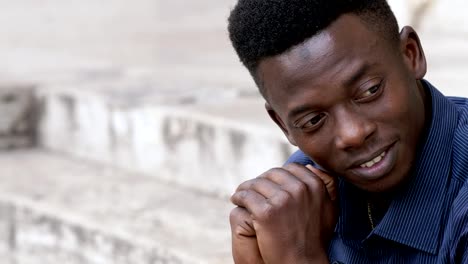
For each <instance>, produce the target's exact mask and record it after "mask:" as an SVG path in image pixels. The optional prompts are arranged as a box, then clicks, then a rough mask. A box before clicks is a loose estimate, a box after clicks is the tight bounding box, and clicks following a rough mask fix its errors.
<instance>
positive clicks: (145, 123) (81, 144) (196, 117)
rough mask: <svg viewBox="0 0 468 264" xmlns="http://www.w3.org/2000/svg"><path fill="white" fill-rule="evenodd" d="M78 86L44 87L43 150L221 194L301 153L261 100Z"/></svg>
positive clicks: (41, 129)
mask: <svg viewBox="0 0 468 264" xmlns="http://www.w3.org/2000/svg"><path fill="white" fill-rule="evenodd" d="M78 87H80V86H78ZM78 87H73V86H71V87H70V89H61V88H53V87H43V88H42V89H40V90H39V96H38V97H39V100H40V101H41V105H42V107H43V109H42V111H41V113H42V114H43V115H42V116H41V123H40V128H39V143H40V144H41V145H42V146H43V147H46V148H48V149H51V150H54V151H59V152H64V153H68V154H70V155H74V156H78V157H82V158H85V159H88V160H93V161H99V162H103V163H105V164H108V165H112V166H117V167H120V168H125V169H129V170H132V171H138V172H142V173H145V174H147V175H153V176H154V177H158V178H160V179H164V180H166V181H169V182H174V183H176V184H178V185H182V186H187V187H189V188H191V189H197V190H200V191H204V192H209V193H214V194H217V195H221V196H226V195H229V194H231V193H232V191H233V190H234V188H235V187H236V186H237V185H238V184H239V183H240V182H242V181H243V180H245V179H248V178H252V177H255V176H258V175H259V174H260V173H262V172H263V171H265V170H266V169H268V168H270V167H273V166H278V165H279V164H282V163H283V162H284V161H285V159H286V158H287V157H288V156H289V155H290V154H291V153H292V151H293V148H292V147H291V146H289V144H288V143H287V141H286V140H285V137H284V135H283V134H282V133H281V132H280V130H279V129H278V128H277V127H275V125H274V124H273V122H271V121H269V120H268V117H267V114H266V112H265V110H264V109H263V104H264V103H263V100H261V99H259V98H256V97H252V98H250V99H248V98H246V99H238V100H234V99H230V100H227V99H223V93H216V90H213V91H212V92H211V93H210V94H211V97H209V98H207V99H206V100H205V101H204V100H201V99H200V100H199V101H198V103H196V104H193V103H189V104H183V103H180V102H179V103H174V102H172V101H171V100H172V99H171V98H172V96H170V95H169V96H168V95H167V94H165V93H164V91H159V92H158V91H157V90H148V89H146V90H145V89H143V90H141V91H142V93H138V91H137V90H134V89H131V88H127V89H123V90H121V92H119V89H118V86H114V87H115V89H88V90H86V89H79V88H78ZM126 92H129V93H130V94H132V93H133V95H134V96H132V95H130V97H131V98H130V99H129V98H128V97H126V96H127V95H126ZM217 94H218V95H217ZM122 96H123V97H122ZM179 96H180V97H181V96H182V95H179ZM140 97H142V99H145V101H140ZM152 97H154V98H155V99H154V100H157V102H159V103H158V104H159V106H153V104H151V100H150V99H148V98H152ZM213 98H218V102H217V103H215V102H212V101H211V100H213ZM124 99H126V100H124ZM194 100H195V99H194ZM132 101H133V102H140V103H132ZM165 101H166V103H167V105H165ZM201 182H203V184H200V183H201Z"/></svg>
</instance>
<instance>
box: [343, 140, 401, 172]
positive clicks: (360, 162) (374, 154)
mask: <svg viewBox="0 0 468 264" xmlns="http://www.w3.org/2000/svg"><path fill="white" fill-rule="evenodd" d="M395 143H396V142H392V143H391V144H389V145H386V146H384V147H381V148H379V149H377V150H376V151H374V152H372V154H368V155H366V156H364V157H362V158H359V159H357V160H356V161H355V162H353V163H352V165H351V166H350V168H352V169H353V168H361V167H362V166H361V165H364V164H366V163H368V162H371V161H373V160H375V159H376V158H377V157H379V156H380V157H382V154H384V155H385V154H386V153H387V152H388V150H389V149H390V148H391V147H392V146H393V145H395ZM384 152H385V153H384ZM382 158H383V157H382Z"/></svg>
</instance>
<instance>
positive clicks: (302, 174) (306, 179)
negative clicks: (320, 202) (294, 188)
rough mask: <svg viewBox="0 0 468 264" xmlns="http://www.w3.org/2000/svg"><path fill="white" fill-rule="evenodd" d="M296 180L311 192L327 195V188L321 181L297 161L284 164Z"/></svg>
mask: <svg viewBox="0 0 468 264" xmlns="http://www.w3.org/2000/svg"><path fill="white" fill-rule="evenodd" d="M284 169H285V170H287V171H289V173H291V175H293V176H294V177H295V178H296V179H297V180H298V181H300V182H302V183H303V185H305V186H306V187H307V188H308V190H309V191H310V192H311V193H320V194H323V195H327V196H328V193H327V189H326V186H325V184H324V183H323V181H322V180H321V179H320V177H318V176H317V175H315V174H314V173H313V172H312V171H310V170H309V169H307V168H306V167H305V166H303V165H301V164H297V163H289V164H287V165H285V166H284Z"/></svg>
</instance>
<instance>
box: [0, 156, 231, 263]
mask: <svg viewBox="0 0 468 264" xmlns="http://www.w3.org/2000/svg"><path fill="white" fill-rule="evenodd" d="M0 178H1V179H0V181H1V182H2V184H1V185H0V212H2V217H0V219H2V222H0V227H2V226H5V224H4V223H6V226H10V228H9V230H10V231H11V230H14V233H13V241H14V242H13V245H10V247H11V248H13V251H14V253H15V258H16V259H17V260H20V261H19V262H17V264H26V263H28V264H29V263H33V261H36V263H73V264H74V263H81V264H98V263H102V264H107V263H109V264H111V263H112V264H117V263H119V264H120V263H122V264H123V263H129V264H134V263H141V264H146V263H232V261H231V256H230V245H229V241H230V231H229V224H228V214H229V210H230V208H231V205H230V204H229V202H228V201H227V200H221V199H214V198H210V197H208V196H204V195H201V194H200V193H194V192H187V191H186V190H184V189H180V188H176V187H174V186H169V185H165V184H162V183H159V182H158V181H155V180H154V179H152V178H148V177H144V176H142V175H136V174H128V173H124V172H122V171H118V170H115V169H111V168H109V167H105V166H101V165H92V164H90V163H84V162H81V161H76V160H72V159H68V158H65V157H63V155H60V156H59V155H52V154H48V153H45V152H41V151H33V150H30V151H14V152H11V153H0ZM201 184H203V183H201ZM11 208H14V210H11ZM3 229H5V228H3V227H2V230H3ZM0 236H2V237H3V232H2V233H0ZM8 236H11V234H10V235H8ZM0 239H1V237H0ZM1 242H2V243H3V242H4V240H3V239H1ZM49 261H50V262H49Z"/></svg>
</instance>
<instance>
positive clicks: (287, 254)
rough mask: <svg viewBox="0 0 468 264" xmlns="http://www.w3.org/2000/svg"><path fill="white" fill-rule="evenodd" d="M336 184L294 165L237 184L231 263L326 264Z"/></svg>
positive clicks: (333, 213) (335, 217)
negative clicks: (232, 259) (232, 261)
mask: <svg viewBox="0 0 468 264" xmlns="http://www.w3.org/2000/svg"><path fill="white" fill-rule="evenodd" d="M335 186H336V184H335V180H334V179H333V178H332V177H330V176H328V175H327V174H325V173H323V172H321V171H319V170H317V169H315V168H313V167H311V166H310V167H309V166H308V167H307V168H306V167H304V166H302V165H298V164H288V165H286V166H285V167H284V168H277V169H271V170H269V171H267V172H266V173H264V174H262V175H261V176H260V177H258V178H256V179H253V180H250V181H246V182H244V183H243V184H241V185H240V186H239V187H238V189H237V191H236V193H235V194H234V195H233V196H232V197H231V200H232V202H233V203H234V204H236V205H237V206H238V207H237V208H235V209H234V210H233V211H232V212H231V217H230V218H231V229H232V232H233V256H234V260H235V262H236V263H242V264H244V263H268V264H270V263H328V259H327V254H326V250H327V247H328V243H329V240H330V239H331V237H332V235H333V231H334V227H335V224H336V221H337V206H336V189H335Z"/></svg>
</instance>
